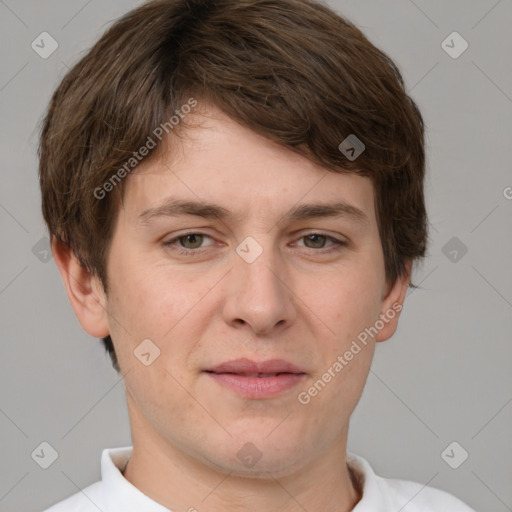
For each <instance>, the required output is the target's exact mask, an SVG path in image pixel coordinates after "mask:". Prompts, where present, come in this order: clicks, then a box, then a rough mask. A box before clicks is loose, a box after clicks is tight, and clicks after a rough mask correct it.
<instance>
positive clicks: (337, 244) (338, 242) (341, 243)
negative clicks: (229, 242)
mask: <svg viewBox="0 0 512 512" xmlns="http://www.w3.org/2000/svg"><path fill="white" fill-rule="evenodd" d="M299 233H300V231H299ZM187 235H199V236H202V237H207V238H210V239H211V240H213V237H212V236H211V235H208V234H207V233H204V232H202V231H200V230H198V229H195V230H194V229H188V230H186V231H184V232H181V233H178V234H177V235H174V236H173V237H172V238H171V239H169V240H167V241H166V242H164V245H165V246H169V247H172V246H173V245H174V244H175V243H176V242H177V241H178V240H179V239H180V238H183V237H186V236H187ZM311 235H319V236H323V237H325V238H326V239H327V240H330V241H331V242H332V244H331V245H329V246H327V247H322V248H319V249H314V248H311V247H305V246H303V247H305V248H306V249H310V250H312V251H314V252H317V253H327V252H330V251H333V250H336V249H340V248H342V247H345V246H346V245H348V242H347V241H346V240H343V239H339V238H337V237H335V236H332V235H329V234H328V233H325V232H323V231H321V230H316V231H315V230H310V231H309V232H307V233H303V234H301V235H300V236H299V237H297V238H296V242H298V241H300V240H302V239H303V238H305V237H307V236H311ZM296 242H295V244H296ZM212 245H215V243H212V244H209V245H208V246H206V247H200V248H197V249H187V248H185V247H180V246H177V247H175V249H174V250H175V251H176V252H177V253H178V254H198V255H199V254H202V253H203V252H204V251H205V250H208V247H210V246H212Z"/></svg>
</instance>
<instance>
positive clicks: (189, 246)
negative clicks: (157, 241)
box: [164, 233, 211, 254]
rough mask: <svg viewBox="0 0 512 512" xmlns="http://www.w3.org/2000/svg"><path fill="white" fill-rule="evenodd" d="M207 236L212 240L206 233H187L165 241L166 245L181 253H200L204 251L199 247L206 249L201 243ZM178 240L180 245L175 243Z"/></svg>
mask: <svg viewBox="0 0 512 512" xmlns="http://www.w3.org/2000/svg"><path fill="white" fill-rule="evenodd" d="M207 238H208V239H210V240H211V237H210V236H208V235H205V234H204V233H186V234H184V235H180V236H177V237H175V238H171V239H170V240H168V241H167V242H164V246H166V247H170V248H171V249H173V250H175V251H176V252H178V253H180V254H189V253H191V252H197V253H199V252H202V251H200V250H198V249H204V247H201V245H202V243H203V241H204V240H205V239H207ZM176 242H178V245H175V244H176ZM209 245H211V244H209Z"/></svg>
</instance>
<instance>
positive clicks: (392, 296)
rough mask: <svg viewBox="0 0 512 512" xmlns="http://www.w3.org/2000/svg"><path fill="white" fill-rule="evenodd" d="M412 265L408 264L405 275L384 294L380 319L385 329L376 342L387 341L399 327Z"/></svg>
mask: <svg viewBox="0 0 512 512" xmlns="http://www.w3.org/2000/svg"><path fill="white" fill-rule="evenodd" d="M411 265H412V264H411V261H407V262H406V264H405V272H404V274H403V275H402V276H400V277H398V278H397V280H396V281H395V283H394V284H393V285H391V286H389V287H388V288H389V289H388V291H387V293H385V294H384V297H383V299H382V305H381V310H380V317H379V319H380V320H381V321H382V323H383V324H384V327H383V328H382V329H380V330H379V332H378V333H377V335H376V336H375V341H386V340H387V339H389V338H391V336H393V334H394V333H395V331H396V328H397V327H398V318H399V317H400V312H401V311H402V308H403V305H404V300H405V295H406V293H407V290H408V288H409V282H410V280H411Z"/></svg>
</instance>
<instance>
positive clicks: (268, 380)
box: [204, 359, 306, 399]
mask: <svg viewBox="0 0 512 512" xmlns="http://www.w3.org/2000/svg"><path fill="white" fill-rule="evenodd" d="M204 373H206V374H207V375H208V376H209V377H210V378H212V379H213V380H214V382H216V383H217V384H219V385H220V386H222V387H224V388H227V389H230V390H231V391H233V392H235V393H236V394H238V395H241V396H243V397H245V398H252V399H264V398H272V397H275V396H278V395H281V394H283V393H285V392H286V391H288V390H290V389H291V388H293V387H295V386H296V385H297V384H299V382H301V381H302V380H303V379H304V378H305V376H306V372H304V371H303V370H302V369H300V368H299V367H298V366H296V365H294V364H292V363H290V362H288V361H285V360H283V359H271V360H267V361H261V362H256V361H252V360H250V359H236V360H233V361H227V362H225V363H222V364H220V365H218V366H215V367H213V368H209V369H207V370H204Z"/></svg>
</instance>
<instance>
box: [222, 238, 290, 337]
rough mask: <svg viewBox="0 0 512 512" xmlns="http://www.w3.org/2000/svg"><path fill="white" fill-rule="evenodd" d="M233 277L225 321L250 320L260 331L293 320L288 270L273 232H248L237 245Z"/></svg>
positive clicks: (248, 322)
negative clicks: (286, 283) (275, 248)
mask: <svg viewBox="0 0 512 512" xmlns="http://www.w3.org/2000/svg"><path fill="white" fill-rule="evenodd" d="M230 279H231V283H232V284H231V286H230V289H231V293H230V296H229V298H228V301H227V304H226V309H225V315H226V321H228V322H230V323H234V322H235V323H244V324H249V325H250V326H251V327H252V329H253V330H254V331H255V332H259V333H262V332H269V331H270V330H271V329H273V328H274V327H275V326H276V325H277V324H279V325H283V324H285V323H290V322H291V320H292V317H293V314H294V307H293V303H292V302H293V301H292V297H291V292H290V290H289V288H288V287H287V286H286V285H285V284H284V282H283V281H284V279H286V270H285V268H284V265H283V262H282V261H281V257H280V255H279V252H276V251H275V250H274V246H273V244H272V237H271V235H269V234H267V236H265V235H261V236H258V240H256V237H253V236H249V237H247V238H245V239H244V240H243V241H242V242H241V243H240V244H239V245H238V246H237V248H236V255H235V258H234V266H233V269H232V271H231V272H230Z"/></svg>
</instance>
